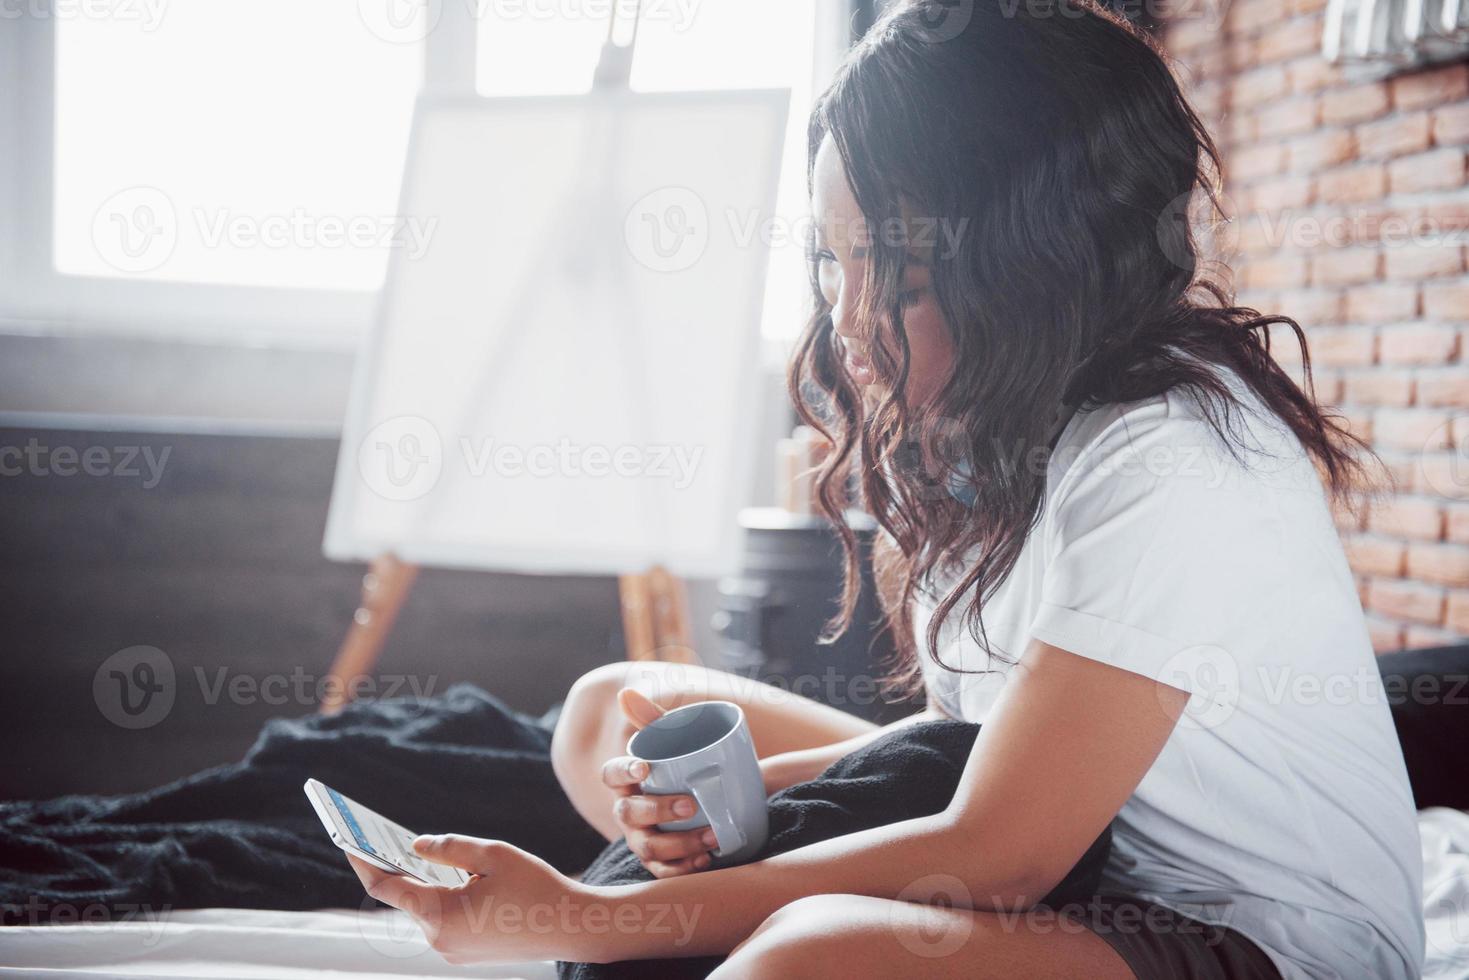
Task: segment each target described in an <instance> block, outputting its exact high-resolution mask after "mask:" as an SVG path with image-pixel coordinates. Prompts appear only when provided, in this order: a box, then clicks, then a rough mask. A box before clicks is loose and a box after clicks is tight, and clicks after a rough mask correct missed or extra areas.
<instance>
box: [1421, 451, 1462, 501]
mask: <svg viewBox="0 0 1469 980" xmlns="http://www.w3.org/2000/svg"><path fill="white" fill-rule="evenodd" d="M1413 488H1414V489H1415V490H1416V491H1417V492H1418V493H1425V494H1433V495H1434V496H1438V497H1445V498H1447V499H1450V500H1469V463H1466V461H1465V459H1464V455H1463V453H1457V452H1454V453H1423V454H1422V455H1420V456H1419V457H1418V459H1417V465H1416V467H1415V468H1414V474H1413Z"/></svg>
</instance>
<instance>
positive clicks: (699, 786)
mask: <svg viewBox="0 0 1469 980" xmlns="http://www.w3.org/2000/svg"><path fill="white" fill-rule="evenodd" d="M688 780H689V792H691V793H693V795H694V800H695V801H697V802H698V804H699V809H700V810H702V811H704V816H706V817H707V818H709V826H711V827H713V828H714V837H715V839H716V840H718V842H719V847H718V849H717V850H715V852H714V856H715V857H724V856H725V855H726V854H732V853H734V852H735V851H738V850H739V849H740V848H742V847H744V846H745V843H746V840H747V839H746V837H745V832H744V831H742V830H740V826H739V824H738V823H736V822H735V818H734V811H733V810H731V809H730V808H729V800H728V798H727V797H726V796H725V794H724V783H723V781H722V780H721V779H720V778H719V769H718V767H716V766H710V767H709V768H708V769H700V770H699V771H698V772H696V773H694V774H693V775H691V776H689V777H688Z"/></svg>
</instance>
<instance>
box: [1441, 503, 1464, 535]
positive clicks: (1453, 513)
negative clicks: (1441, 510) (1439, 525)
mask: <svg viewBox="0 0 1469 980" xmlns="http://www.w3.org/2000/svg"><path fill="white" fill-rule="evenodd" d="M1445 514H1446V516H1447V518H1448V526H1447V530H1446V532H1445V533H1446V536H1447V537H1448V539H1449V540H1450V541H1453V542H1456V543H1458V544H1469V504H1450V505H1449V506H1448V507H1446V508H1445Z"/></svg>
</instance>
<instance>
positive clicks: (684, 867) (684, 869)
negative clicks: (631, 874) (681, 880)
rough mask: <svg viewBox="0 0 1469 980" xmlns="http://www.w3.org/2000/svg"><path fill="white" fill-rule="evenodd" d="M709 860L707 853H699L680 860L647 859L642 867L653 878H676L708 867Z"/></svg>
mask: <svg viewBox="0 0 1469 980" xmlns="http://www.w3.org/2000/svg"><path fill="white" fill-rule="evenodd" d="M711 860H712V859H711V858H710V857H709V855H708V854H700V855H698V856H697V857H691V858H685V859H684V860H682V861H649V862H648V863H646V864H644V865H643V867H645V868H647V869H648V871H649V872H650V873H652V875H653V877H654V878H676V877H678V876H679V875H691V874H694V873H695V872H698V871H703V870H704V869H705V868H707V867H709V864H710V862H711Z"/></svg>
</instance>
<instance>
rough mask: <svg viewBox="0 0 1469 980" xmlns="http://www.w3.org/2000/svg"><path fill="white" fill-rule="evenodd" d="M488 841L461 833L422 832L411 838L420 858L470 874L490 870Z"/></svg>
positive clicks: (483, 872) (485, 872) (484, 872)
mask: <svg viewBox="0 0 1469 980" xmlns="http://www.w3.org/2000/svg"><path fill="white" fill-rule="evenodd" d="M490 844H491V842H490V841H487V840H484V839H483V838H480V837H465V836H463V835H462V834H424V835H421V836H419V837H415V838H414V839H413V849H414V850H415V851H417V852H418V855H419V856H420V857H422V858H426V859H428V860H430V861H432V862H434V863H435V864H446V865H448V866H449V867H451V868H462V869H463V870H465V871H468V872H469V873H470V874H475V875H480V874H487V873H488V872H489V870H490V864H491V861H490V857H489V845H490Z"/></svg>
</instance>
